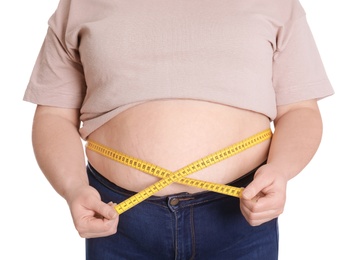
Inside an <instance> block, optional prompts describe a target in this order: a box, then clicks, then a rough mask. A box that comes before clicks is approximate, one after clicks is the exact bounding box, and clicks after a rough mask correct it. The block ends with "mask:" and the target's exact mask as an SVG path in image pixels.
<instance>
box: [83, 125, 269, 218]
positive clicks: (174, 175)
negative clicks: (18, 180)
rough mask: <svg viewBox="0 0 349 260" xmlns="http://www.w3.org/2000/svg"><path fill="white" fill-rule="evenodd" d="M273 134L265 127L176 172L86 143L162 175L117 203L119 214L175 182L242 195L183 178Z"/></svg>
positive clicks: (132, 164) (210, 184)
mask: <svg viewBox="0 0 349 260" xmlns="http://www.w3.org/2000/svg"><path fill="white" fill-rule="evenodd" d="M271 136H272V132H271V130H270V129H267V130H264V131H262V132H260V133H258V134H256V135H253V136H251V137H249V138H246V139H244V140H242V141H240V142H238V143H236V144H233V145H231V146H229V147H227V148H224V149H222V150H219V151H218V152H215V153H213V154H210V155H208V156H206V157H203V158H201V159H199V160H197V161H195V162H193V163H191V164H189V165H187V166H185V167H183V168H181V169H179V170H177V171H175V172H171V171H169V170H166V169H164V168H161V167H159V166H157V165H154V164H151V163H148V162H145V161H143V160H141V159H137V158H134V157H131V156H128V155H126V154H124V153H121V152H118V151H116V150H114V149H111V148H108V147H106V146H104V145H101V144H98V143H96V142H93V141H88V142H87V144H86V147H87V148H88V149H90V150H92V151H95V152H97V153H99V154H101V155H104V156H106V157H108V158H110V159H112V160H114V161H117V162H119V163H122V164H124V165H127V166H130V167H132V168H135V169H138V170H140V171H142V172H145V173H148V174H151V175H154V176H156V177H159V178H161V179H160V180H159V181H157V182H156V183H154V184H153V185H150V186H149V187H147V188H145V189H144V190H142V191H140V192H138V193H137V194H135V195H133V196H132V197H130V198H128V199H126V200H124V201H123V202H121V203H119V204H117V205H116V206H115V209H116V211H117V212H118V213H119V214H122V213H123V212H125V211H127V210H128V209H130V208H132V207H134V206H135V205H137V204H139V203H140V202H142V201H144V200H145V199H147V198H149V197H150V196H152V195H154V194H155V193H157V192H158V191H160V190H161V189H163V188H165V187H166V186H168V185H170V184H172V183H173V182H178V183H182V184H185V185H190V186H195V187H199V188H203V189H206V190H211V191H214V192H219V193H223V194H226V195H230V196H236V197H240V196H241V192H242V190H243V188H237V187H232V186H228V185H224V184H216V183H210V182H206V181H200V180H195V179H190V178H184V177H185V176H187V175H190V174H191V173H194V172H197V171H199V170H201V169H204V168H207V167H209V166H211V165H213V164H216V163H218V162H220V161H222V160H224V159H226V158H228V157H231V156H234V155H236V154H238V153H240V152H242V151H244V150H246V149H248V148H250V147H252V146H255V145H257V144H259V143H261V142H263V141H265V140H267V139H270V138H271Z"/></svg>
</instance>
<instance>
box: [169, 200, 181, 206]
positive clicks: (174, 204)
mask: <svg viewBox="0 0 349 260" xmlns="http://www.w3.org/2000/svg"><path fill="white" fill-rule="evenodd" d="M178 203H179V199H177V198H172V199H171V200H170V205H171V206H177V205H178Z"/></svg>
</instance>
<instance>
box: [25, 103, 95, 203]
mask: <svg viewBox="0 0 349 260" xmlns="http://www.w3.org/2000/svg"><path fill="white" fill-rule="evenodd" d="M77 127H78V126H77V122H73V121H72V120H69V119H67V118H66V117H62V116H57V115H55V114H52V113H50V112H47V111H45V110H40V109H38V110H37V112H36V114H35V118H34V123H33V133H32V134H33V136H32V141H33V148H34V152H35V156H36V159H37V162H38V165H39V167H40V169H41V170H42V172H43V173H44V175H45V176H46V178H47V179H48V181H49V182H50V183H51V185H52V186H53V187H54V189H55V190H56V191H57V192H58V193H59V194H60V195H61V196H63V197H64V198H66V197H67V196H68V194H69V192H70V191H72V190H74V189H76V188H77V187H79V186H81V185H87V184H88V180H87V176H86V169H85V157H84V150H83V146H82V142H81V139H80V136H79V133H78V129H77ZM66 199H67V198H66Z"/></svg>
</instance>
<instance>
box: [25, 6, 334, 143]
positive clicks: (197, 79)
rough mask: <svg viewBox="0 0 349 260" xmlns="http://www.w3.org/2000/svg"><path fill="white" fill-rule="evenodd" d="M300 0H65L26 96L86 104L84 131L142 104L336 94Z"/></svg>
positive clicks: (271, 112)
mask: <svg viewBox="0 0 349 260" xmlns="http://www.w3.org/2000/svg"><path fill="white" fill-rule="evenodd" d="M333 93H334V92H333V89H332V87H331V84H330V82H329V80H328V78H327V75H326V72H325V70H324V67H323V64H322V61H321V58H320V55H319V53H318V50H317V47H316V44H315V42H314V39H313V36H312V34H311V31H310V29H309V26H308V24H307V21H306V16H305V12H304V10H303V8H302V6H301V4H300V3H299V1H298V0H190V1H188V0H147V1H145V0H121V1H111V0H84V1H79V0H61V1H60V3H59V6H58V7H57V10H56V11H55V13H54V14H53V15H52V17H51V18H50V19H49V28H48V31H47V36H46V38H45V41H44V43H43V46H42V48H41V51H40V53H39V56H38V59H37V62H36V64H35V67H34V69H33V73H32V76H31V78H30V81H29V84H28V87H27V89H26V92H25V95H24V100H26V101H30V102H33V103H36V104H41V105H49V106H57V107H64V108H80V109H81V121H82V122H83V124H82V128H81V129H80V133H81V136H82V138H83V139H85V138H86V137H87V136H88V135H89V134H90V133H91V132H93V131H94V130H95V129H97V128H98V127H99V126H101V125H102V124H104V123H105V122H107V121H108V120H110V119H111V118H113V117H114V116H115V115H117V114H118V113H120V112H121V111H123V110H125V109H127V108H129V107H132V106H134V105H136V104H140V103H142V102H146V101H149V100H158V99H193V100H205V101H208V102H216V103H220V104H225V105H228V106H234V107H239V108H242V109H247V110H252V111H256V112H259V113H262V114H265V115H266V116H268V117H269V118H270V120H273V119H274V118H275V116H276V107H277V106H278V105H285V104H289V103H293V102H298V101H302V100H307V99H314V98H316V99H320V98H323V97H326V96H329V95H331V94H333Z"/></svg>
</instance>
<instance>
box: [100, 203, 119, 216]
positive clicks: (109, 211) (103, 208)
mask: <svg viewBox="0 0 349 260" xmlns="http://www.w3.org/2000/svg"><path fill="white" fill-rule="evenodd" d="M114 205H115V203H113V202H109V203H108V204H106V203H104V202H100V204H99V205H98V206H97V207H96V209H95V211H96V212H97V213H98V214H100V215H101V216H102V217H103V218H106V219H109V220H111V219H115V218H116V217H117V215H118V214H117V212H116V210H115V209H114Z"/></svg>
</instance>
